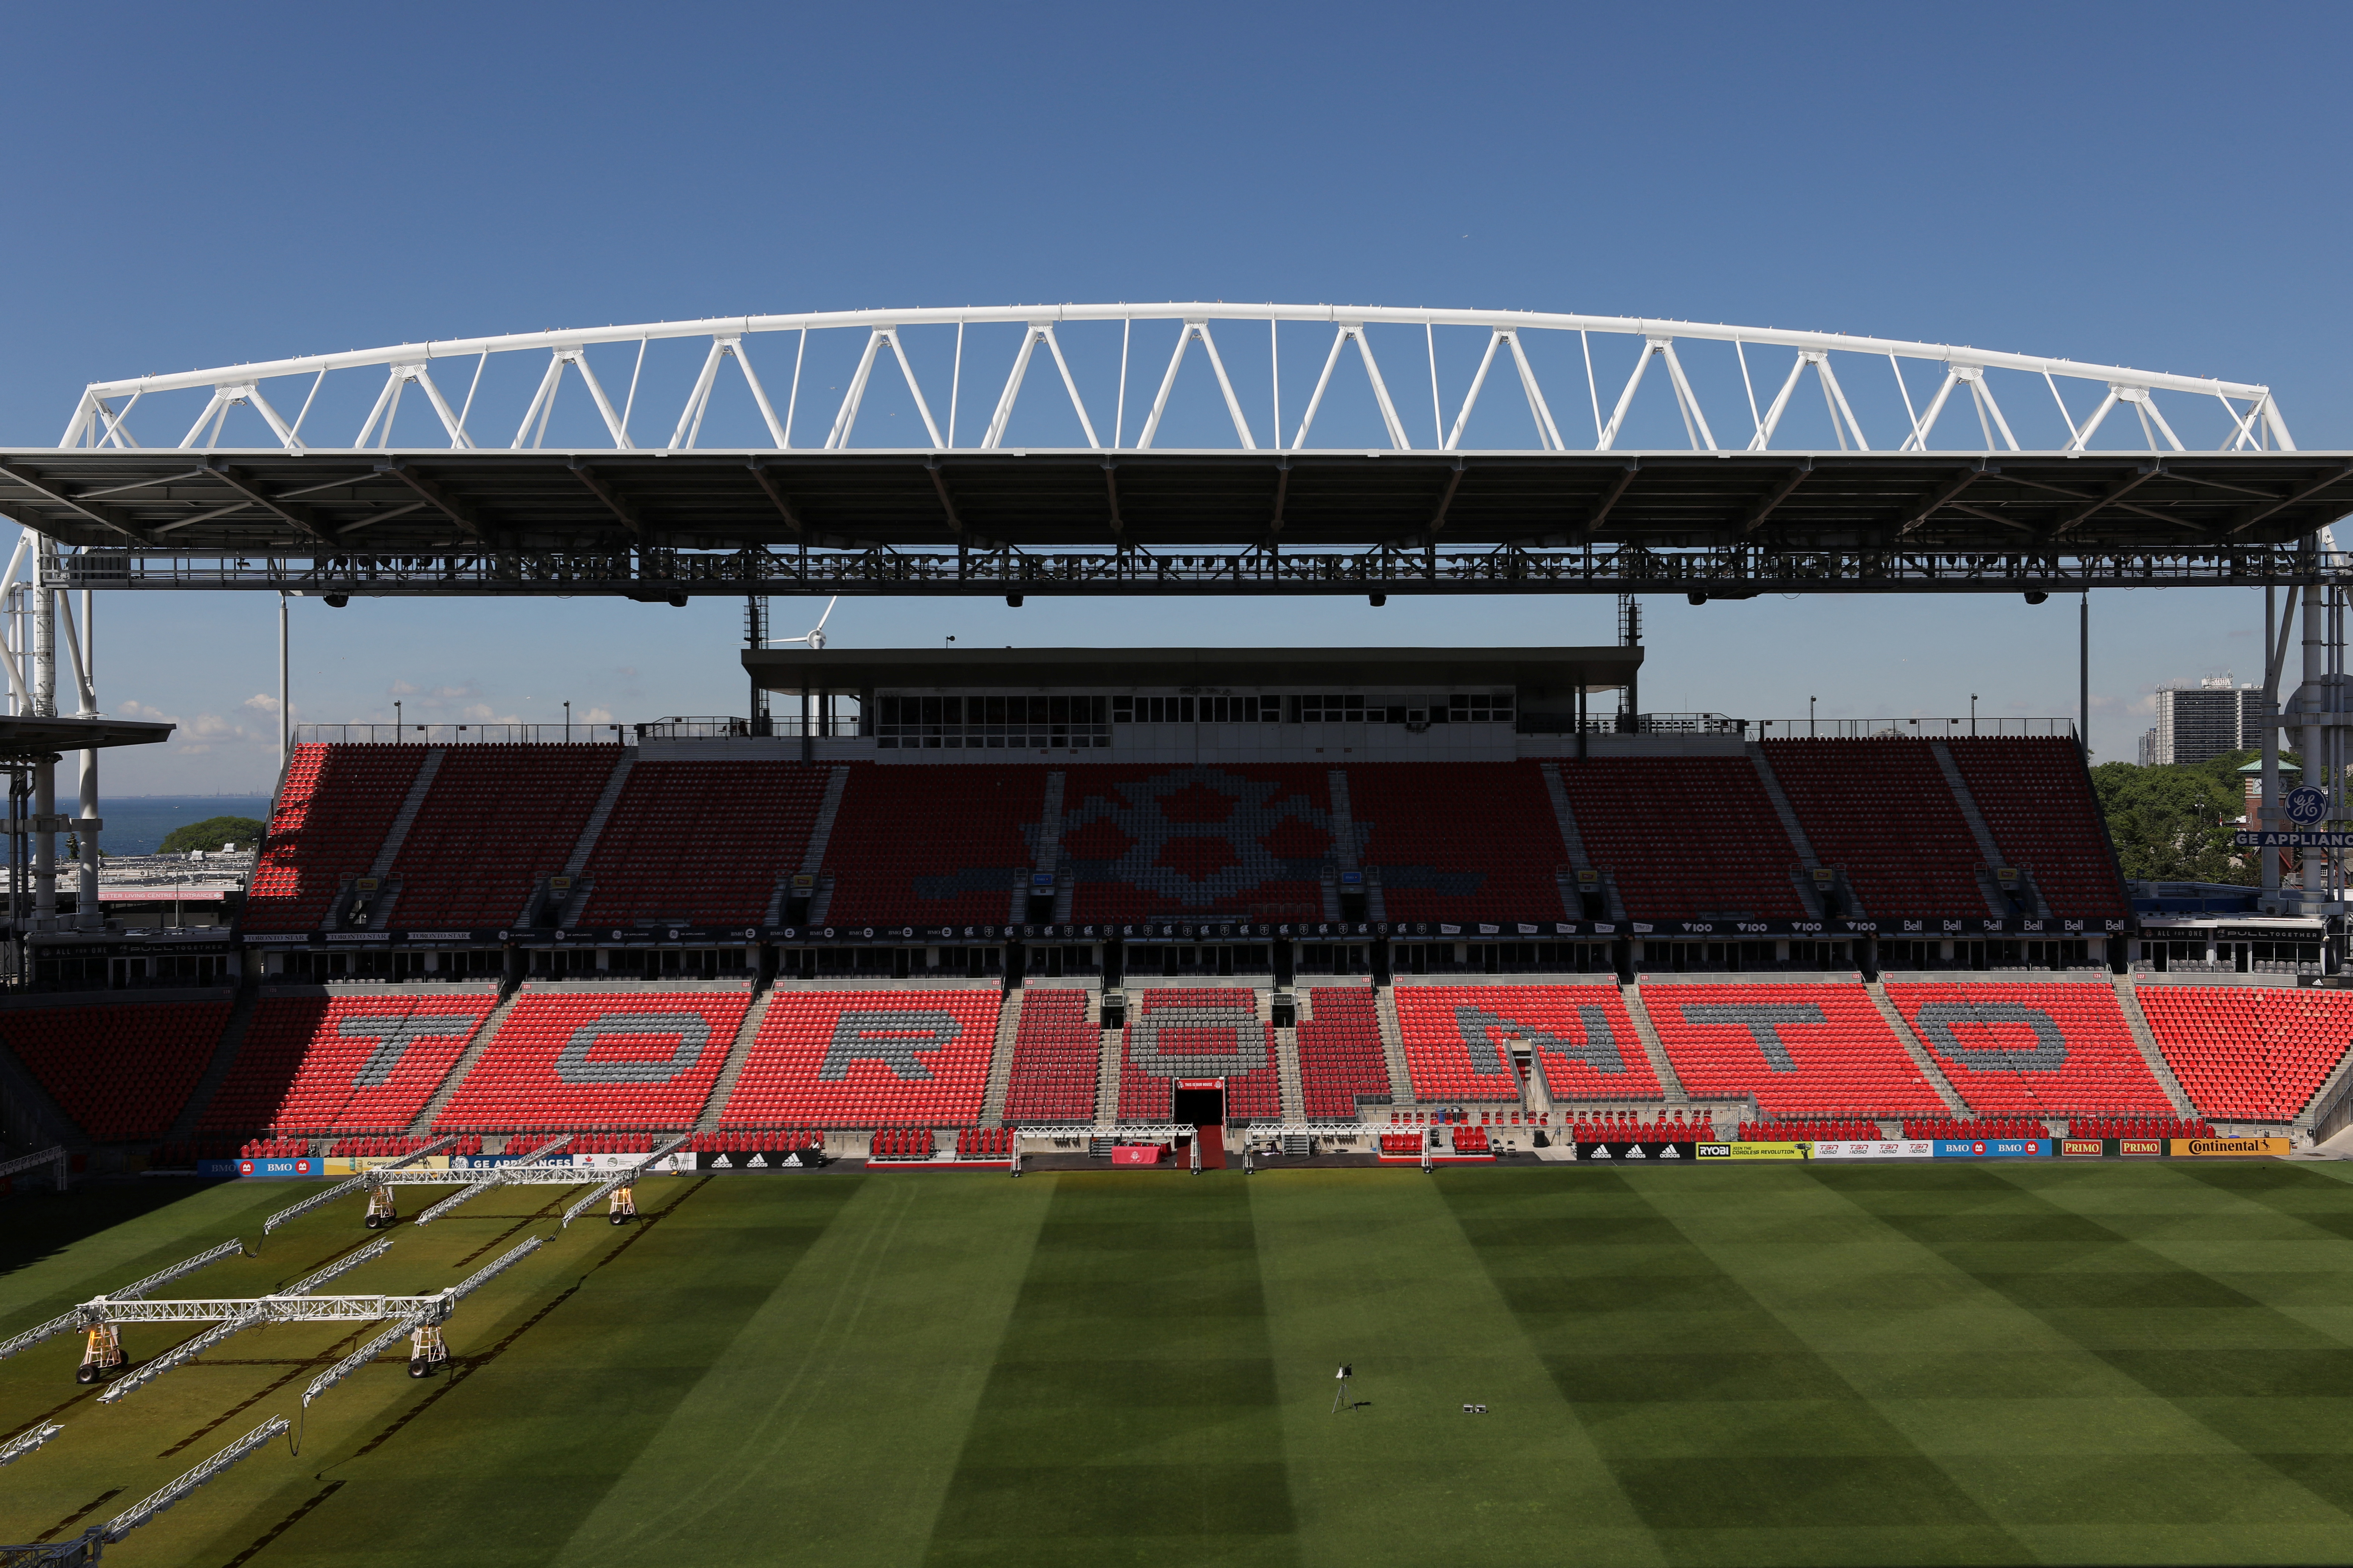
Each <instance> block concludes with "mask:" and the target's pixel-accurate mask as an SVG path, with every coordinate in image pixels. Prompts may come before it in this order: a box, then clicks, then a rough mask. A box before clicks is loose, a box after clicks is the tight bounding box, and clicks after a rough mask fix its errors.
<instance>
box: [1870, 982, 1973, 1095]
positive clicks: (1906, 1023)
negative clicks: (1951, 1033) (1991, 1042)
mask: <svg viewBox="0 0 2353 1568" xmlns="http://www.w3.org/2000/svg"><path fill="white" fill-rule="evenodd" d="M1862 988H1863V989H1864V990H1865V991H1868V992H1870V993H1871V1005H1873V1006H1874V1007H1876V1008H1878V1009H1879V1016H1881V1017H1882V1018H1883V1019H1885V1020H1886V1021H1887V1029H1888V1032H1889V1033H1890V1034H1892V1035H1894V1037H1895V1039H1896V1043H1897V1044H1899V1045H1901V1046H1902V1047H1904V1054H1905V1056H1907V1057H1910V1058H1912V1065H1913V1066H1914V1067H1915V1068H1918V1069H1919V1072H1920V1077H1921V1079H1923V1080H1924V1081H1925V1082H1926V1084H1927V1085H1928V1087H1929V1088H1930V1089H1935V1090H1936V1098H1937V1099H1939V1100H1943V1101H1944V1102H1945V1109H1946V1110H1949V1111H1951V1112H1952V1113H1953V1115H1954V1116H1955V1117H1957V1118H1960V1119H1963V1120H1966V1119H1968V1118H1969V1117H1972V1116H1975V1115H1976V1114H1977V1112H1976V1111H1974V1110H1970V1109H1969V1104H1968V1101H1967V1100H1963V1099H1962V1098H1961V1091H1960V1090H1958V1089H1955V1088H1954V1087H1953V1080H1952V1079H1948V1078H1947V1077H1946V1076H1945V1069H1944V1068H1941V1067H1939V1066H1937V1065H1936V1058H1935V1057H1934V1056H1932V1055H1930V1054H1929V1051H1928V1047H1926V1045H1924V1044H1922V1043H1921V1040H1920V1037H1919V1036H1918V1035H1916V1034H1915V1033H1914V1032H1913V1029H1912V1021H1911V1020H1910V1019H1909V1018H1906V1017H1905V1016H1904V1015H1903V1013H1902V1012H1901V1011H1899V1010H1898V1009H1897V1007H1896V1005H1895V1004H1894V1002H1892V1001H1890V1000H1889V999H1888V996H1887V987H1886V986H1885V985H1884V984H1882V983H1881V982H1879V981H1876V980H1866V981H1864V982H1863V983H1862Z"/></svg>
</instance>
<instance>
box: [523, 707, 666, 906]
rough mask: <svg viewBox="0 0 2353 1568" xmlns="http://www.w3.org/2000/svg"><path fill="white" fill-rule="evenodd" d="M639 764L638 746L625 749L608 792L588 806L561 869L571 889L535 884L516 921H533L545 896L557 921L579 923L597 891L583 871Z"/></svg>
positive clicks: (608, 779) (608, 777)
mask: <svg viewBox="0 0 2353 1568" xmlns="http://www.w3.org/2000/svg"><path fill="white" fill-rule="evenodd" d="M637 765H638V753H637V752H635V751H634V750H624V751H623V752H621V756H620V760H619V761H617V762H616V763H614V764H613V771H612V772H611V773H609V774H607V775H606V779H605V790H604V793H603V794H601V795H598V796H597V797H596V805H592V806H590V807H589V808H588V820H587V821H586V823H584V824H582V825H581V828H580V837H578V838H576V839H575V840H574V841H573V844H572V853H571V854H570V855H568V856H566V857H565V861H564V868H563V869H562V870H561V871H559V872H558V873H557V875H558V876H564V877H569V878H571V879H572V886H571V890H570V891H569V892H567V893H565V895H564V897H563V898H561V899H558V898H556V897H555V895H554V891H553V890H552V889H550V888H549V886H548V884H547V883H546V882H544V881H542V882H539V883H536V884H534V885H533V888H532V890H531V897H530V898H529V899H528V900H525V901H524V903H523V907H522V913H520V914H518V915H516V916H515V920H514V923H515V924H517V925H519V926H527V925H529V924H531V923H532V920H533V917H534V916H536V915H537V914H539V913H540V910H541V903H542V900H545V901H546V902H548V903H549V904H552V905H554V916H555V922H554V923H555V924H557V925H559V926H569V925H573V924H575V923H577V921H579V918H580V915H581V913H582V912H583V911H584V910H586V909H587V907H588V900H589V897H590V895H591V894H593V893H594V892H595V891H596V884H595V883H593V882H589V881H587V880H586V879H585V878H584V877H583V875H582V873H584V872H586V870H587V869H588V857H590V856H591V855H593V854H595V853H596V840H597V839H599V838H601V837H604V833H605V824H607V822H610V821H611V820H612V819H613V807H614V806H616V805H618V804H620V799H621V791H622V790H623V789H624V788H625V787H627V786H628V782H629V773H630V772H631V770H633V769H634V768H636V766H637Z"/></svg>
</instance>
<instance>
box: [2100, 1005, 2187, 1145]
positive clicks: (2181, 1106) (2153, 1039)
mask: <svg viewBox="0 0 2353 1568" xmlns="http://www.w3.org/2000/svg"><path fill="white" fill-rule="evenodd" d="M2133 978H2134V977H2133V976H2131V975H2129V974H2111V975H2110V976H2108V980H2109V983H2110V984H2113V985H2114V986H2115V987H2116V1005H2118V1006H2119V1007H2121V1008H2123V1009H2124V1015H2125V1027H2126V1028H2127V1029H2129V1030H2131V1031H2132V1037H2133V1044H2134V1045H2136V1046H2138V1047H2140V1058H2141V1060H2143V1061H2145V1062H2147V1064H2148V1075H2149V1077H2151V1078H2153V1079H2157V1086H2158V1088H2159V1089H2163V1090H2165V1098H2166V1099H2168V1100H2171V1101H2172V1102H2173V1114H2175V1115H2176V1116H2179V1117H2180V1118H2182V1119H2183V1120H2184V1121H2194V1120H2196V1118H2197V1117H2198V1116H2199V1115H2200V1111H2199V1109H2198V1107H2197V1105H2196V1103H2195V1102H2194V1101H2192V1100H2190V1098H2189V1090H2188V1089H2184V1088H2182V1087H2181V1079H2179V1078H2178V1077H2176V1076H2175V1074H2174V1071H2173V1064H2172V1063H2170V1062H2168V1061H2167V1060H2166V1059H2165V1052H2164V1051H2162V1050H2160V1049H2159V1048H2158V1044H2157V1035H2156V1032H2155V1031H2154V1030H2152V1029H2150V1028H2149V1026H2148V1015H2147V1013H2146V1012H2144V1011H2143V1010H2142V1009H2141V1005H2140V994H2139V993H2138V992H2137V991H2135V990H2134V989H2133Z"/></svg>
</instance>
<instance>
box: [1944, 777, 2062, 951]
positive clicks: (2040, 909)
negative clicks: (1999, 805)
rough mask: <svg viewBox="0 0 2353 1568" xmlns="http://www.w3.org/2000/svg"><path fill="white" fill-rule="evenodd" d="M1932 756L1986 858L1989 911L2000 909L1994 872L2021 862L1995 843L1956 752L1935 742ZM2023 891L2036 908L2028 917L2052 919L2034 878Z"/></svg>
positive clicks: (1982, 876) (1982, 873) (2024, 882)
mask: <svg viewBox="0 0 2353 1568" xmlns="http://www.w3.org/2000/svg"><path fill="white" fill-rule="evenodd" d="M1928 752H1929V754H1930V755H1931V756H1933V757H1935V758H1936V765H1937V766H1938V767H1939V768H1941V769H1943V770H1944V773H1945V787H1946V788H1947V789H1949V790H1951V791H1952V792H1953V804H1954V805H1957V806H1959V807H1960V808H1961V820H1962V821H1963V822H1966V823H1968V825H1969V832H1970V834H1971V835H1972V836H1973V837H1975V838H1976V839H1977V841H1978V854H1980V855H1982V856H1984V857H1985V866H1984V868H1983V869H1981V870H1979V871H1978V887H1979V888H1980V889H1982V890H1983V892H1984V893H1985V896H1986V904H1987V906H1988V907H1989V908H1991V909H1999V908H2000V906H2001V903H2002V897H2003V896H2002V891H2001V885H2000V882H1999V881H1998V880H1997V879H1995V877H1994V874H1993V873H1994V868H1996V867H1998V866H2015V865H2017V864H2018V862H2017V861H2016V860H2014V859H2011V858H2008V857H2006V856H2004V855H2003V854H2002V852H2001V846H2000V845H1999V844H1996V843H1995V842H1994V837H1993V829H1992V828H1990V827H1989V826H1986V819H1985V813H1984V812H1982V811H1979V810H1978V797H1977V796H1976V795H1971V794H1970V793H1969V784H1968V780H1967V779H1965V778H1963V777H1962V776H1961V768H1960V764H1959V763H1956V762H1955V761H1953V750H1952V748H1951V747H1950V746H1947V745H1946V744H1945V742H1942V741H1931V742H1928ZM2019 890H2020V891H2021V892H2023V893H2025V894H2026V895H2027V896H2028V897H2029V898H2031V900H2033V907H2032V908H2031V909H2029V910H2027V911H2026V912H2027V913H2028V914H2030V915H2032V916H2033V917H2034V918H2035V919H2036V920H2041V921H2047V920H2050V919H2052V913H2051V906H2050V905H2049V904H2047V903H2045V902H2044V901H2043V899H2042V891H2041V889H2037V888H2036V887H2035V885H2034V879H2033V878H2032V877H2031V876H2029V877H2026V878H2023V879H2021V881H2020V883H2019Z"/></svg>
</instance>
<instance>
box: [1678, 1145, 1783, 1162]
mask: <svg viewBox="0 0 2353 1568" xmlns="http://www.w3.org/2000/svg"><path fill="white" fill-rule="evenodd" d="M1692 1157H1693V1158H1694V1159H1697V1160H1802V1159H1804V1158H1805V1157H1806V1145H1805V1144H1803V1143H1694V1144H1693V1145H1692Z"/></svg>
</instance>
